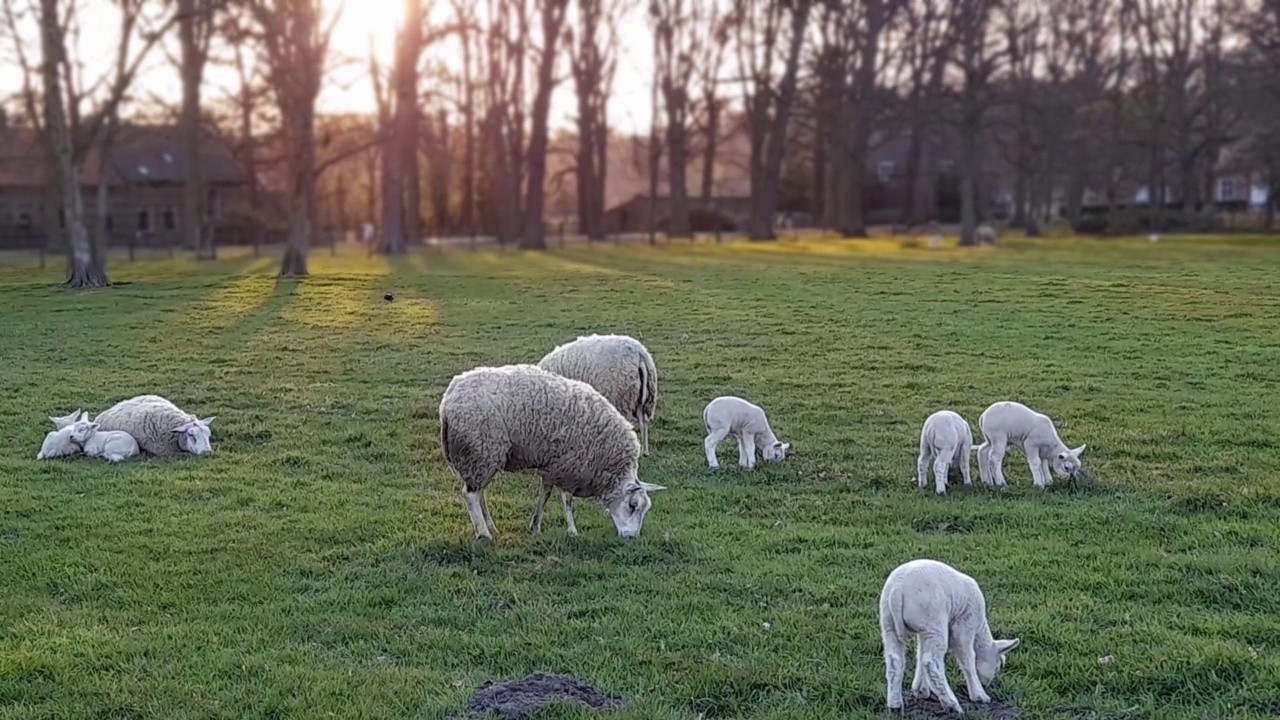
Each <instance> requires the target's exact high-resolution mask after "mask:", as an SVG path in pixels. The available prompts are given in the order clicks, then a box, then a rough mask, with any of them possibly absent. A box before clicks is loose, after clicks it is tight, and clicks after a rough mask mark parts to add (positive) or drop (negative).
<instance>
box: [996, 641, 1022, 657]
mask: <svg viewBox="0 0 1280 720" xmlns="http://www.w3.org/2000/svg"><path fill="white" fill-rule="evenodd" d="M1020 642H1022V641H1021V640H1020V639H1019V638H1014V639H1012V640H997V641H996V650H998V651H1000V654H1001V655H1005V654H1007V653H1008V652H1009V651H1010V650H1012V649H1014V648H1016V647H1018V643H1020Z"/></svg>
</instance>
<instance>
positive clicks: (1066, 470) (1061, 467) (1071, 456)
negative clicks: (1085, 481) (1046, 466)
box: [1053, 445, 1086, 478]
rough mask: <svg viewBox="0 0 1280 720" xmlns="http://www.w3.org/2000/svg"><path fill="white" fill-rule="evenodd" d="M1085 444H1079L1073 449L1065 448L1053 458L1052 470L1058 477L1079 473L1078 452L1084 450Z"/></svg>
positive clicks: (1069, 476) (1072, 476) (1074, 475)
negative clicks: (1065, 449)
mask: <svg viewBox="0 0 1280 720" xmlns="http://www.w3.org/2000/svg"><path fill="white" fill-rule="evenodd" d="M1085 447H1086V446H1084V445H1081V446H1080V447H1078V448H1076V449H1075V450H1067V451H1065V452H1060V453H1058V455H1057V456H1056V457H1054V458H1053V471H1054V472H1055V473H1057V474H1058V475H1059V476H1060V477H1064V478H1074V477H1076V476H1077V475H1079V474H1080V468H1081V467H1082V465H1081V463H1080V453H1082V452H1084V449H1085Z"/></svg>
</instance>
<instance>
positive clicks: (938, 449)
mask: <svg viewBox="0 0 1280 720" xmlns="http://www.w3.org/2000/svg"><path fill="white" fill-rule="evenodd" d="M972 451H973V432H972V431H971V430H970V429H969V423H968V421H967V420H965V419H964V418H962V417H960V415H959V414H958V413H954V412H952V411H950V410H939V411H938V412H936V413H934V414H932V415H930V416H929V418H928V419H927V420H925V421H924V427H923V428H921V430H920V458H919V460H918V462H917V463H916V470H917V475H919V477H918V478H917V479H918V481H919V485H920V489H921V490H923V489H924V488H925V487H927V486H928V484H929V479H928V477H929V464H930V463H932V464H933V477H934V489H935V490H936V491H937V493H938V494H939V495H945V494H946V492H947V473H948V472H950V470H951V466H952V465H953V464H954V465H959V466H960V474H961V476H962V477H963V478H964V484H965V485H972V484H973V480H972V478H971V477H970V475H969V463H970V453H971V452H972Z"/></svg>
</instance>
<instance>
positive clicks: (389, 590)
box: [0, 239, 1280, 720]
mask: <svg viewBox="0 0 1280 720" xmlns="http://www.w3.org/2000/svg"><path fill="white" fill-rule="evenodd" d="M274 266H275V261H274V260H270V259H266V258H263V259H259V260H255V259H253V258H247V257H246V258H234V257H233V258H230V259H226V260H222V261H219V262H218V263H216V264H205V265H197V264H195V263H193V262H190V261H187V260H181V259H180V260H175V261H160V260H157V261H147V262H140V263H137V264H132V265H130V264H125V263H123V262H119V263H116V264H115V265H114V266H113V267H112V268H111V271H112V274H113V279H114V280H116V281H118V282H119V283H120V284H119V285H118V286H116V287H114V288H112V289H109V290H105V291H98V292H89V293H78V294H76V293H67V292H65V291H62V290H60V289H57V288H56V287H54V284H55V283H56V282H57V280H58V279H59V272H58V271H57V270H54V269H51V270H49V271H48V272H44V273H40V272H36V271H34V270H32V269H31V268H9V269H0V308H2V309H0V312H2V313H3V321H2V322H0V364H3V366H4V368H5V371H4V372H3V373H0V718H5V719H6V720H9V719H13V720H17V719H19V718H21V719H24V720H28V719H29V720H34V719H36V718H41V719H43V718H157V719H164V720H178V719H187V718H192V719H194V718H324V717H334V718H362V719H363V718H370V719H372V718H441V717H447V716H450V715H452V714H454V713H455V712H457V711H459V710H461V709H462V707H463V705H464V704H465V702H466V700H467V698H469V697H470V695H471V693H472V692H473V691H474V689H475V687H476V686H477V685H479V684H480V683H481V682H483V681H485V680H489V679H510V678H515V677H519V676H522V675H524V674H526V673H528V672H531V671H534V670H537V669H545V670H549V671H552V672H566V673H573V674H576V675H578V676H580V677H581V678H582V679H584V680H586V681H588V682H591V683H594V684H596V685H598V686H601V687H602V688H603V689H605V690H606V691H609V692H611V693H614V694H616V695H619V696H622V697H624V698H625V699H626V700H627V702H628V706H627V709H626V710H624V711H623V712H620V713H619V714H617V715H616V717H618V718H621V719H625V720H640V719H644V720H651V719H657V720H667V719H671V720H677V719H678V720H694V719H695V718H703V719H705V720H712V719H727V718H746V719H750V720H765V719H766V718H767V719H770V720H775V719H776V720H781V719H782V718H787V719H797V720H836V719H837V718H839V719H840V720H847V719H849V718H871V717H877V716H881V715H882V714H883V703H884V668H883V662H882V660H881V654H880V653H881V651H880V638H879V631H878V626H877V621H876V599H877V596H878V593H879V590H880V586H881V584H882V582H883V580H884V577H885V576H886V575H887V574H888V572H889V571H890V570H892V569H893V567H895V566H896V565H897V564H899V563H901V562H904V561H906V560H909V559H912V558H916V557H920V556H929V557H934V558H937V559H940V560H944V561H947V562H950V563H952V564H954V565H956V566H957V567H959V568H960V569H962V570H964V571H966V572H968V573H970V574H972V575H974V576H975V577H976V578H977V579H978V580H979V582H981V583H982V585H983V588H984V590H985V592H986V595H987V599H988V605H989V608H990V619H991V623H992V626H993V629H994V630H995V631H996V633H997V634H998V635H1000V636H1015V635H1016V636H1018V637H1020V638H1021V639H1022V645H1021V647H1020V648H1018V649H1017V650H1015V651H1014V653H1013V654H1012V655H1011V657H1010V661H1009V664H1008V666H1007V668H1006V672H1005V674H1004V675H1002V676H1001V677H1000V678H999V679H998V680H997V681H996V682H995V684H994V685H993V686H992V687H991V688H990V689H991V692H992V694H993V695H994V696H996V697H997V698H1000V699H1002V700H1004V701H1007V702H1010V703H1013V704H1014V705H1017V706H1019V707H1021V708H1022V709H1023V710H1024V712H1025V713H1026V717H1028V718H1037V719H1038V718H1111V719H1125V718H1133V719H1135V720H1136V719H1138V718H1179V719H1181V718H1187V719H1192V718H1194V719H1197V720H1199V719H1201V718H1231V719H1233V720H1249V719H1254V718H1274V717H1276V716H1277V715H1278V714H1280V481H1278V479H1277V476H1276V475H1277V470H1280V419H1278V417H1280V416H1278V415H1277V405H1278V404H1280V382H1278V378H1280V242H1277V241H1274V240H1264V239H1232V240H1198V241H1192V240H1177V241H1175V240H1166V241H1165V242H1163V243H1161V244H1159V245H1152V244H1149V243H1147V242H1145V241H1112V242H1095V241H1075V240H1071V241H1067V240H1063V241H1045V242H1040V243H1031V242H1022V243H1014V244H1012V245H1010V246H1007V247H1002V248H1000V249H998V250H992V249H982V250H972V251H958V250H954V249H946V250H939V251H930V250H926V249H920V250H903V249H900V248H899V247H898V246H897V245H896V244H893V243H891V242H881V243H842V242H831V243H819V242H812V243H779V244H769V245H747V244H742V245H732V246H725V247H713V246H705V245H701V246H697V247H693V248H688V247H681V246H671V247H659V248H657V249H649V248H644V247H636V248H596V249H590V250H589V249H586V248H581V249H574V250H569V251H564V252H551V253H547V254H533V255H530V254H521V255H515V254H506V255H497V254H486V253H474V254H473V253H466V252H457V253H452V254H445V255H435V254H418V255H412V256H410V257H408V258H406V259H404V260H402V261H397V262H392V263H388V262H386V261H384V260H381V259H369V258H365V257H363V256H360V255H356V254H350V255H344V254H339V255H338V256H337V257H330V256H328V254H327V253H318V254H316V256H315V257H314V258H313V260H312V266H313V268H312V269H313V272H315V273H316V275H315V277H313V278H312V279H310V280H308V281H306V282H303V283H293V282H287V283H277V282H276V281H275V279H274V277H273V276H272V272H273V271H274V269H275V267H274ZM387 290H390V291H392V292H394V293H395V294H396V300H395V301H394V302H392V303H385V302H384V301H383V299H382V295H383V292H384V291H387ZM593 331H617V332H626V333H631V334H634V335H636V336H637V337H640V338H641V339H642V340H643V341H644V342H645V343H646V344H647V345H648V347H649V348H650V350H652V352H653V354H654V356H655V358H656V359H657V362H658V366H659V368H660V370H661V372H662V399H661V404H660V406H659V411H658V420H657V423H656V425H655V428H654V431H653V434H652V441H653V443H654V452H653V455H652V456H651V457H649V458H646V459H644V460H643V461H642V465H641V472H642V477H643V478H644V479H645V480H648V481H650V482H656V483H661V484H663V485H667V486H668V487H669V488H670V490H668V491H666V492H663V493H659V494H656V495H654V506H653V510H652V511H651V512H650V513H649V516H648V518H647V520H646V523H645V526H644V530H643V532H642V534H641V537H640V538H639V539H638V540H636V541H633V542H624V541H621V540H619V539H618V538H617V537H616V534H615V533H614V530H613V528H612V524H611V522H610V521H609V520H608V518H607V516H606V515H604V513H603V512H600V511H595V510H592V509H590V507H589V506H583V508H582V510H581V512H579V514H578V525H579V528H580V529H581V530H582V535H581V537H578V538H576V539H571V538H567V537H566V536H565V533H564V523H563V519H562V516H561V514H560V511H559V505H558V503H557V504H556V505H555V506H553V507H552V509H551V510H550V512H549V514H548V519H547V522H546V524H545V527H544V535H543V536H541V537H537V538H533V537H530V536H528V535H527V534H526V533H525V530H524V528H525V524H526V523H527V521H528V513H529V511H530V508H531V498H532V485H533V480H532V478H531V477H527V476H509V477H503V478H500V479H499V480H498V481H497V482H495V484H494V485H493V486H491V488H490V491H489V493H488V496H489V498H490V501H489V502H490V506H491V508H492V509H493V513H494V516H495V519H496V520H497V522H498V525H499V530H500V533H501V534H500V535H499V537H498V539H497V541H496V542H495V543H494V544H493V545H492V546H490V547H480V546H477V545H475V544H474V543H473V542H472V541H471V540H470V534H471V528H470V522H469V520H468V518H467V514H466V512H465V510H464V509H463V507H462V504H461V502H460V501H459V499H458V497H457V494H456V489H455V487H454V485H453V482H452V480H451V479H450V476H449V474H448V472H447V470H446V468H445V466H444V463H443V460H442V458H441V455H440V451H439V446H438V442H437V435H436V433H437V422H436V408H437V404H438V402H439V398H440V394H441V392H442V391H443V389H444V387H445V386H446V384H447V383H448V381H449V379H450V377H452V376H453V375H454V374H455V373H457V372H460V371H462V370H465V369H468V368H471V367H473V366H475V365H478V364H506V363H511V362H536V361H537V359H538V358H540V357H541V356H542V354H543V353H544V352H546V351H547V350H549V349H550V348H551V347H553V346H554V345H555V344H557V343H559V342H563V341H565V340H567V339H572V338H573V337H575V336H576V335H578V334H580V333H587V332H593ZM144 392H158V393H161V394H164V395H167V396H169V397H171V398H172V399H174V400H175V401H176V402H178V403H179V404H180V405H183V406H185V407H187V408H188V409H190V410H192V411H194V412H198V413H199V414H200V415H202V416H204V415H217V416H218V419H217V421H216V422H215V424H214V453H213V454H212V455H210V456H208V457H205V458H185V459H180V460H174V461H168V462H164V461H156V460H143V461H134V462H129V463H126V464H124V465H122V466H107V465H105V464H100V463H98V462H93V461H84V460H81V461H59V462H36V461H35V460H34V459H33V458H34V457H35V454H36V451H37V449H38V448H39V444H40V440H41V438H42V437H43V435H44V433H45V432H46V431H47V430H48V429H49V427H48V423H47V421H46V420H45V416H46V415H49V414H54V413H56V414H63V413H66V412H69V411H71V410H73V409H75V408H77V407H84V408H86V409H89V410H91V411H93V412H95V413H96V412H97V411H99V410H102V409H104V408H105V407H106V406H107V405H109V404H110V403H113V402H114V401H116V400H118V399H120V398H123V397H128V396H131V395H133V394H138V393H144ZM726 393H735V394H742V395H745V396H747V397H750V398H751V399H753V400H755V401H757V402H759V403H761V404H762V405H764V407H765V408H766V409H767V410H768V411H769V413H770V416H771V419H772V421H773V424H774V427H775V429H776V430H777V431H778V432H779V434H780V435H781V436H782V437H783V438H784V439H786V440H789V441H792V442H794V448H793V450H794V452H795V457H794V458H793V459H791V460H789V461H788V462H787V463H786V464H784V465H782V466H768V467H764V468H763V469H761V470H758V471H757V472H756V473H754V474H747V473H745V472H740V471H738V469H737V468H736V467H735V466H734V460H735V450H734V448H733V445H732V442H726V443H725V444H724V445H723V446H722V447H721V462H722V464H725V465H726V466H728V467H730V468H732V469H726V470H721V471H719V472H711V471H709V470H708V469H707V468H706V464H705V460H704V458H703V457H702V449H701V441H702V423H701V418H700V413H701V409H702V407H703V405H704V404H705V403H706V402H707V401H708V400H710V399H711V398H713V397H715V396H717V395H720V394H726ZM1000 399H1017V400H1021V401H1023V402H1026V403H1028V404H1030V405H1032V406H1034V407H1036V408H1038V409H1040V410H1042V411H1044V412H1047V413H1049V414H1051V415H1052V416H1053V417H1054V418H1055V419H1056V420H1057V422H1058V427H1059V429H1060V431H1061V433H1062V435H1063V439H1064V440H1065V441H1066V442H1067V443H1068V444H1070V445H1072V446H1074V445H1079V444H1083V443H1087V444H1088V446H1089V449H1088V451H1087V452H1086V454H1085V459H1086V462H1087V465H1088V466H1089V468H1090V469H1091V471H1092V474H1093V480H1094V484H1093V485H1092V486H1089V487H1086V488H1076V489H1070V488H1066V487H1062V486H1055V488H1054V489H1053V490H1051V491H1050V492H1048V493H1047V494H1041V493H1039V492H1036V491H1034V490H1033V489H1032V488H1031V482H1030V475H1029V471H1028V470H1027V468H1026V465H1025V462H1024V461H1023V460H1022V458H1021V456H1020V455H1012V454H1011V455H1010V458H1009V460H1008V462H1007V464H1006V475H1007V476H1008V478H1009V482H1010V485H1009V487H1008V488H1006V489H1005V490H1004V491H1003V492H995V491H990V490H987V489H984V488H981V487H974V488H963V487H960V488H955V489H953V492H952V493H951V494H950V495H948V496H946V497H937V496H935V495H934V494H933V493H932V492H927V493H926V492H921V491H918V490H917V489H916V487H915V480H914V475H915V454H916V445H917V442H918V437H919V426H920V423H921V422H922V421H923V419H924V418H925V417H926V416H927V415H928V414H929V413H930V412H932V411H934V410H936V409H939V408H943V407H951V408H953V409H955V410H957V411H959V412H961V413H962V414H963V415H965V416H966V417H967V418H969V420H970V422H972V423H974V424H975V426H976V421H977V417H978V415H979V413H980V412H981V411H982V409H983V408H984V407H985V406H986V405H987V404H988V403H990V402H991V401H994V400H1000ZM975 431H976V427H975ZM975 477H976V467H975ZM952 685H953V687H955V688H956V689H957V692H958V693H960V692H962V690H961V687H962V682H961V681H960V679H959V677H958V673H955V672H954V671H953V673H952ZM547 717H549V718H585V717H586V715H585V714H582V713H575V712H574V711H558V712H555V713H550V714H548V715H547Z"/></svg>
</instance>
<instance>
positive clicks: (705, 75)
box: [694, 0, 730, 211]
mask: <svg viewBox="0 0 1280 720" xmlns="http://www.w3.org/2000/svg"><path fill="white" fill-rule="evenodd" d="M701 7H702V13H703V15H702V17H703V20H704V22H703V24H702V27H700V28H699V29H698V32H703V33H705V34H706V37H707V41H706V42H704V43H702V53H701V55H700V56H699V57H698V59H697V62H696V63H695V64H694V77H695V79H696V81H697V84H698V87H699V97H698V106H697V108H696V109H697V112H698V125H699V131H700V132H699V134H700V135H701V142H702V146H701V149H702V177H701V180H700V182H699V185H700V190H699V192H700V195H701V199H702V208H703V210H708V211H709V210H711V209H712V208H711V205H712V199H713V198H712V194H713V193H714V191H715V178H716V157H717V150H718V149H719V147H720V137H721V131H720V125H721V118H722V116H723V114H724V109H725V99H724V98H723V97H721V93H720V85H721V83H722V82H723V78H722V77H721V74H722V73H723V70H724V59H725V54H726V51H727V48H728V46H729V30H730V27H729V23H728V22H727V21H726V14H725V12H724V10H723V8H722V7H721V3H720V2H719V0H703V2H702V5H701Z"/></svg>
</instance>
